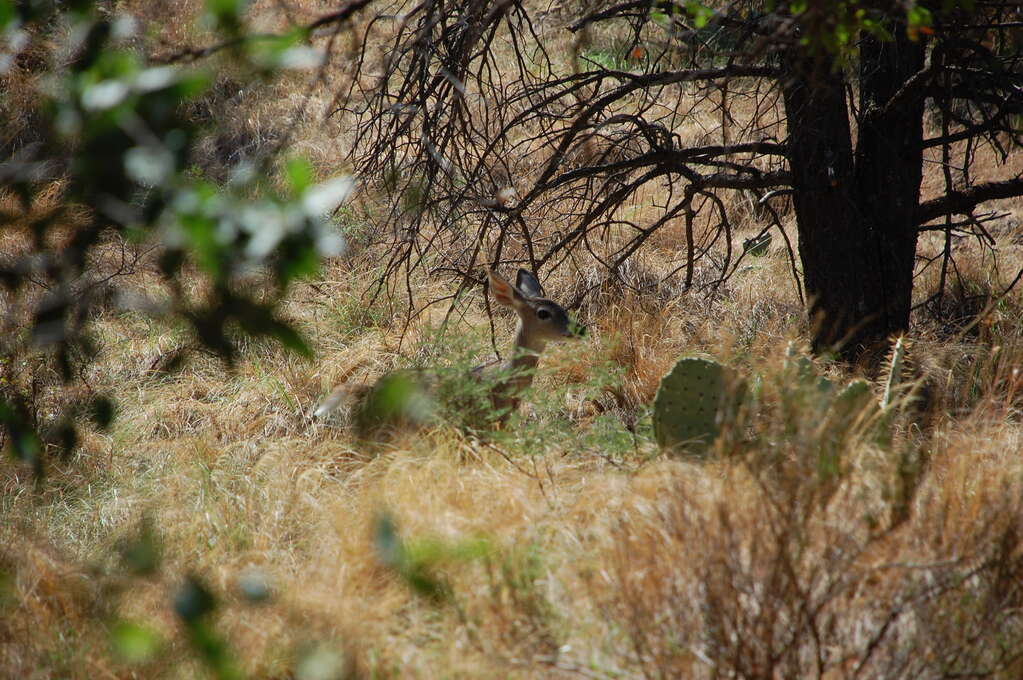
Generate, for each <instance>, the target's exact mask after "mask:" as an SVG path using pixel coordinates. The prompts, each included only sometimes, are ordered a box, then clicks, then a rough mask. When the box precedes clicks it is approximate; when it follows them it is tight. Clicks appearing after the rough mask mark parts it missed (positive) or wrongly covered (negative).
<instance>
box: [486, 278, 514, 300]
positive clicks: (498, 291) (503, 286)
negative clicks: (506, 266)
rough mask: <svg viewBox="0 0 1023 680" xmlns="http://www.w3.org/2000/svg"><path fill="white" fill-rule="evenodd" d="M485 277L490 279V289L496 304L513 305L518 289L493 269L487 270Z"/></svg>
mask: <svg viewBox="0 0 1023 680" xmlns="http://www.w3.org/2000/svg"><path fill="white" fill-rule="evenodd" d="M487 279H488V280H489V281H490V291H491V292H492V293H493V294H494V298H496V299H497V302H498V304H501V305H504V306H505V307H514V306H515V301H516V298H517V296H518V291H516V290H515V288H514V287H513V286H512V285H511V284H510V283H508V282H507V281H505V280H504V278H502V277H501V275H500V274H498V273H497V272H495V271H493V270H491V271H489V272H487Z"/></svg>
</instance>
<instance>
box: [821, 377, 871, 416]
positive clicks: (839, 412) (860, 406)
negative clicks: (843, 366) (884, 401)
mask: <svg viewBox="0 0 1023 680" xmlns="http://www.w3.org/2000/svg"><path fill="white" fill-rule="evenodd" d="M870 404H873V405H874V408H875V409H876V408H877V402H875V401H874V393H873V391H872V390H871V389H870V383H868V382H867V381H866V380H861V379H857V380H853V381H852V382H851V383H849V384H848V385H846V386H845V387H844V388H842V390H841V391H840V392H839V393H838V394H836V395H835V402H834V404H833V406H832V411H833V412H834V413H835V415H836V416H838V417H839V418H842V419H844V420H850V419H852V418H855V417H856V416H858V415H859V414H860V413H861V412H863V410H864V409H866V408H868V405H870Z"/></svg>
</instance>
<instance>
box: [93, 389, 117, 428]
mask: <svg viewBox="0 0 1023 680" xmlns="http://www.w3.org/2000/svg"><path fill="white" fill-rule="evenodd" d="M92 420H93V422H94V423H96V425H97V427H99V428H101V429H104V430H105V429H107V428H108V427H110V423H112V422H113V421H114V402H113V401H111V400H110V398H109V397H103V396H100V397H96V398H95V399H93V400H92Z"/></svg>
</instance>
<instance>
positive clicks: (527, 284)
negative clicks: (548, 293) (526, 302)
mask: <svg viewBox="0 0 1023 680" xmlns="http://www.w3.org/2000/svg"><path fill="white" fill-rule="evenodd" d="M515 287H516V288H518V289H519V290H520V291H521V292H522V293H523V294H524V295H528V296H529V297H543V287H542V286H541V285H540V282H539V281H537V280H536V277H535V276H534V275H533V272H529V271H526V270H525V269H520V270H519V274H518V276H517V277H516V278H515Z"/></svg>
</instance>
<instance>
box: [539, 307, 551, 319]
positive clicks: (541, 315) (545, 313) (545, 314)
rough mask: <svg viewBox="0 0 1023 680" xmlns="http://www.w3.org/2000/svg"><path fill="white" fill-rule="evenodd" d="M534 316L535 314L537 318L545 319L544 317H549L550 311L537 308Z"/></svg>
mask: <svg viewBox="0 0 1023 680" xmlns="http://www.w3.org/2000/svg"><path fill="white" fill-rule="evenodd" d="M536 316H537V318H540V319H545V320H546V319H549V318H551V313H550V312H548V311H547V310H546V309H538V310H536Z"/></svg>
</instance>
